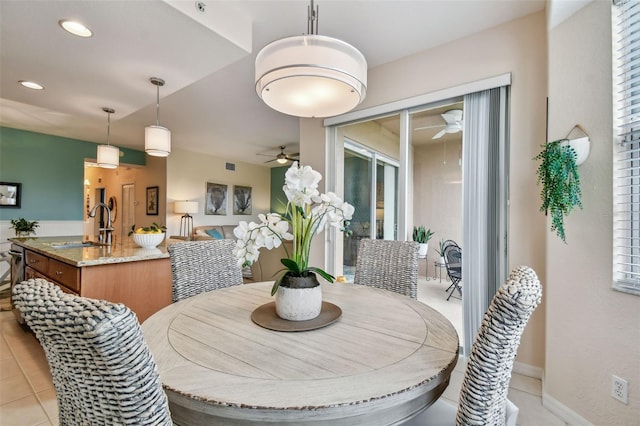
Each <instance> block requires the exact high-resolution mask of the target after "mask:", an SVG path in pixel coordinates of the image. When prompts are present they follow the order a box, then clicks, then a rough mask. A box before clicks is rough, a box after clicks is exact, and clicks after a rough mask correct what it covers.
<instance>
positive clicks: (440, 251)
mask: <svg viewBox="0 0 640 426" xmlns="http://www.w3.org/2000/svg"><path fill="white" fill-rule="evenodd" d="M444 249H445V244H444V240H442V239H441V240H440V242H439V243H438V248H437V249H434V250H435V251H436V253H438V256H440V258H439V259H438V263H440V264H442V265H444Z"/></svg>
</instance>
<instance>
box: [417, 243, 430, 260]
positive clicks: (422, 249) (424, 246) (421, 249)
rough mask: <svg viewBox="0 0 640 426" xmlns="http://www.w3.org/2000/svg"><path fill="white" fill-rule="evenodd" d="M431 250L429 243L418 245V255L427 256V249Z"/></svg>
mask: <svg viewBox="0 0 640 426" xmlns="http://www.w3.org/2000/svg"><path fill="white" fill-rule="evenodd" d="M428 250H429V243H420V246H419V247H418V257H427V251H428Z"/></svg>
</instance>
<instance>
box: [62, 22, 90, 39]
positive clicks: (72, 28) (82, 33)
mask: <svg viewBox="0 0 640 426" xmlns="http://www.w3.org/2000/svg"><path fill="white" fill-rule="evenodd" d="M58 24H60V26H61V27H62V28H64V30H65V31H67V32H70V33H71V34H73V35H77V36H78V37H91V36H92V35H93V33H92V32H91V30H90V29H89V28H87V27H85V26H84V25H83V24H81V23H80V22H77V21H67V20H65V19H63V20H61V21H58Z"/></svg>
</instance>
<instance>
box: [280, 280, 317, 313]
mask: <svg viewBox="0 0 640 426" xmlns="http://www.w3.org/2000/svg"><path fill="white" fill-rule="evenodd" d="M275 298H276V314H278V316H279V317H280V318H282V319H286V320H289V321H306V320H310V319H314V318H315V317H317V316H318V315H320V311H321V310H322V289H321V287H320V286H319V285H318V286H315V287H311V288H289V287H283V286H279V287H278V291H277V292H276V297H275Z"/></svg>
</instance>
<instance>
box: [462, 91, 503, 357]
mask: <svg viewBox="0 0 640 426" xmlns="http://www.w3.org/2000/svg"><path fill="white" fill-rule="evenodd" d="M507 95H508V88H507V87H506V86H505V87H497V88H495V89H489V90H483V91H481V92H476V93H470V94H468V95H465V96H464V131H463V132H462V147H463V151H464V152H463V155H462V176H463V177H462V179H463V191H464V196H463V202H462V206H463V214H462V215H463V219H462V222H463V223H462V250H463V252H462V282H463V285H462V287H463V290H462V291H463V292H464V297H463V298H462V304H463V321H464V336H463V338H464V355H465V356H468V355H469V353H470V351H471V347H472V345H473V340H474V339H475V336H476V334H477V332H478V329H479V328H480V325H481V324H482V318H483V316H484V313H485V312H486V311H487V308H488V307H489V304H490V303H491V299H492V298H493V296H494V295H495V293H496V292H497V291H498V288H499V287H500V285H501V284H502V283H503V282H504V281H505V279H506V277H507V259H506V253H507V250H506V242H507V196H508V195H507V188H508V183H507V180H508V179H507V168H508V160H507V159H508V155H507V147H508V140H507V131H506V130H507V129H506V128H507V117H506V114H507V107H506V105H507V103H508V96H507Z"/></svg>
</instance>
